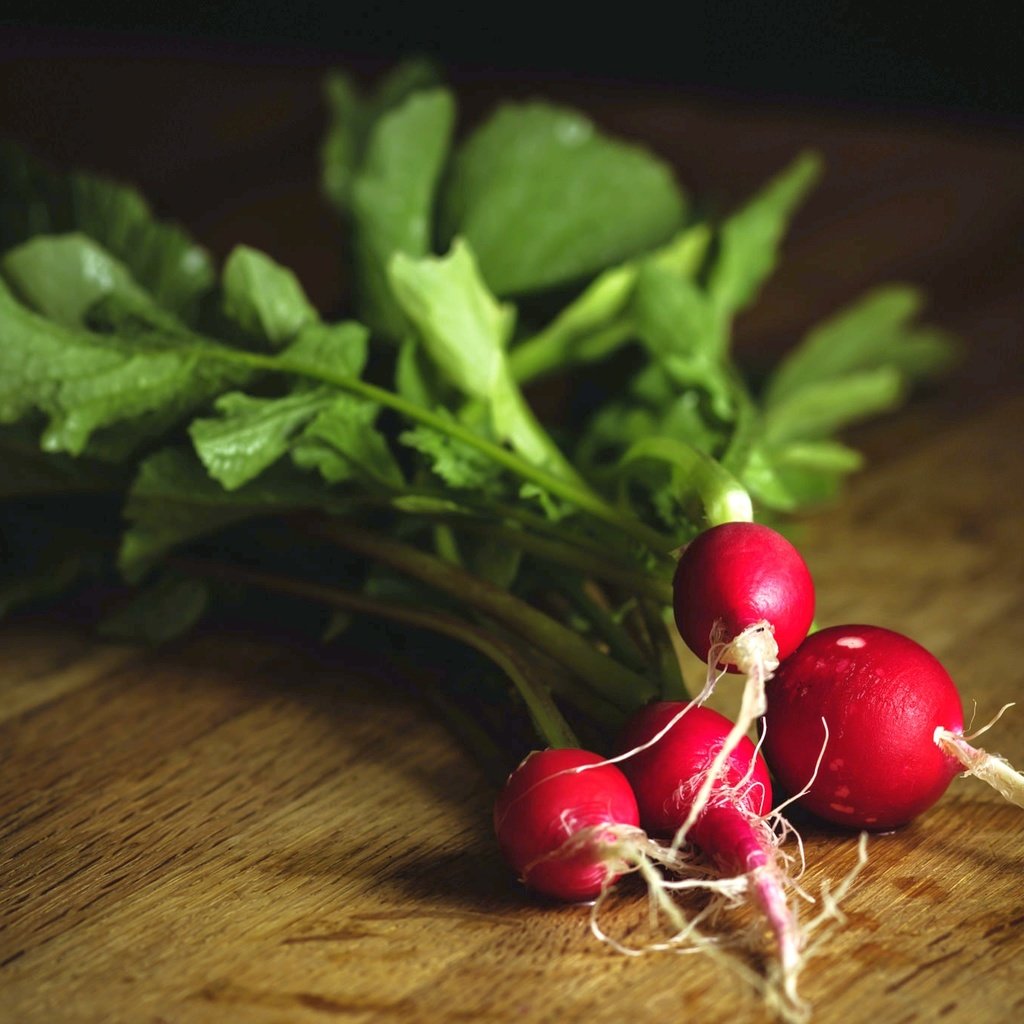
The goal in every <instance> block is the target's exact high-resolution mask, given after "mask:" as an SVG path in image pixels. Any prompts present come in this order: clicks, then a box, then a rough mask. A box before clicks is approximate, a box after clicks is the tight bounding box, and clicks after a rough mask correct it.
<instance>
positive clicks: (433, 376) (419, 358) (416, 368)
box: [395, 337, 452, 409]
mask: <svg viewBox="0 0 1024 1024" xmlns="http://www.w3.org/2000/svg"><path fill="white" fill-rule="evenodd" d="M395 390H396V391H397V392H398V393H399V394H400V395H401V396H402V397H403V398H406V399H408V400H409V401H410V402H414V403H415V404H416V405H422V406H423V407H424V408H425V409H430V408H433V407H434V406H437V405H447V404H449V400H450V398H451V390H452V389H451V387H449V386H446V383H445V382H444V381H443V380H442V379H441V375H440V373H439V372H438V369H437V367H436V366H435V365H434V364H433V363H432V362H431V361H430V359H429V358H428V356H427V354H426V353H425V352H424V350H423V345H422V344H421V343H420V341H419V339H418V338H416V337H409V338H406V339H405V341H403V342H402V344H401V346H400V347H399V349H398V358H397V360H396V361H395Z"/></svg>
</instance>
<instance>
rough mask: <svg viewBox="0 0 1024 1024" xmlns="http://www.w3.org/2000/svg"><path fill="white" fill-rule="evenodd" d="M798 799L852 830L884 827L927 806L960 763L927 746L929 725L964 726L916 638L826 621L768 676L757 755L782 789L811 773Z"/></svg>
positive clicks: (798, 785)
mask: <svg viewBox="0 0 1024 1024" xmlns="http://www.w3.org/2000/svg"><path fill="white" fill-rule="evenodd" d="M822 718H825V720H826V721H827V722H828V727H829V741H828V747H827V748H826V750H825V756H824V758H823V759H822V763H821V768H820V769H819V773H818V776H817V778H816V779H815V782H814V785H813V786H812V787H811V790H810V792H808V794H807V795H806V796H804V797H802V798H801V801H800V802H801V804H802V805H803V806H804V807H806V808H808V809H809V810H811V811H813V812H814V813H815V814H816V815H818V817H820V818H824V819H826V820H827V821H832V822H836V823H837V824H839V825H846V826H849V827H850V828H857V829H862V828H865V829H872V830H878V829H889V828H894V827H896V826H897V825H903V824H905V823H906V822H908V821H910V820H911V819H912V818H915V817H917V815H919V814H921V813H922V812H923V811H926V810H927V809H928V808H929V807H931V806H932V804H934V803H935V801H936V800H938V799H939V797H940V796H942V794H943V793H944V792H945V791H946V787H947V786H948V785H949V783H950V781H951V780H952V779H953V777H954V776H955V775H956V774H957V772H958V770H960V767H959V764H958V763H957V762H956V761H955V760H954V759H953V758H951V757H949V756H948V755H946V754H944V753H943V752H942V751H941V750H940V749H939V748H938V747H937V746H936V744H935V741H934V738H933V737H934V733H935V729H936V727H937V726H942V727H943V728H946V729H949V730H950V731H951V732H962V731H963V709H962V707H961V704H960V696H959V694H958V693H957V690H956V686H955V685H954V683H953V680H952V679H950V677H949V674H948V673H947V672H946V670H945V669H944V668H943V667H942V665H941V664H940V663H939V661H938V659H936V658H935V657H934V656H933V655H931V654H929V653H928V651H926V650H925V649H924V648H923V647H922V646H921V645H920V644H918V643H915V642H914V641H913V640H910V639H909V638H907V637H905V636H903V635H902V634H900V633H894V632H893V631H892V630H889V629H883V628H881V627H880V626H832V627H830V628H829V629H823V630H821V631H820V632H817V633H814V634H812V635H811V636H809V637H808V638H807V639H806V640H805V641H804V642H803V644H802V645H801V646H800V648H799V649H798V650H797V651H796V652H795V653H794V654H793V655H792V656H791V657H789V658H787V659H786V661H784V662H783V663H782V665H781V666H780V668H779V670H778V671H777V672H776V674H775V677H774V678H773V679H772V680H771V681H770V682H769V683H768V711H767V714H766V715H765V724H766V727H767V735H766V736H765V742H764V747H763V749H764V753H765V758H766V759H767V761H768V764H769V766H770V767H771V769H772V772H773V773H774V775H775V778H776V780H777V781H778V783H779V784H780V785H781V786H782V787H783V788H785V789H786V790H787V791H789V792H790V793H796V792H798V791H799V790H800V789H802V788H803V787H804V786H805V785H806V783H807V781H808V779H810V778H811V776H812V774H813V772H814V763H815V761H816V760H817V757H818V753H819V751H820V749H821V744H822V741H823V739H824V730H823V727H822V724H821V719H822Z"/></svg>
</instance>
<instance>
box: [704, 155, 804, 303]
mask: <svg viewBox="0 0 1024 1024" xmlns="http://www.w3.org/2000/svg"><path fill="white" fill-rule="evenodd" d="M821 168H822V163H821V159H820V158H819V157H818V156H817V155H816V154H814V153H804V154H802V155H801V156H799V157H798V158H797V159H796V160H795V161H793V163H792V164H790V166H789V167H787V168H786V169H785V170H784V171H783V172H782V173H781V174H779V175H777V176H776V177H775V178H773V179H772V180H771V181H770V182H769V183H768V184H767V186H765V188H764V189H763V190H762V191H761V192H759V193H758V194H757V195H756V196H754V198H753V199H751V200H750V201H749V202H747V203H746V205H745V206H743V207H742V208H741V209H740V210H738V211H737V212H736V213H734V214H733V215H732V216H731V217H729V218H728V220H726V221H725V223H724V224H723V225H722V227H721V229H720V232H719V253H718V258H717V260H716V261H715V262H714V264H713V266H712V268H711V275H710V278H709V280H708V292H709V294H710V296H711V299H712V301H713V303H714V305H715V308H716V309H717V310H718V311H719V313H720V314H722V315H723V316H725V315H729V314H732V313H735V312H738V311H739V310H741V309H743V308H744V307H746V306H748V305H749V304H750V303H751V302H752V301H753V300H754V298H756V296H757V293H758V291H759V290H760V288H761V285H762V284H763V283H764V281H765V280H766V279H767V277H768V276H769V275H770V274H771V272H772V271H773V270H774V269H775V264H776V261H777V260H778V249H779V243H780V242H781V240H782V236H783V234H784V233H785V230H786V227H787V226H788V223H789V220H790V218H791V217H792V215H793V212H794V210H795V209H796V207H797V206H798V204H799V203H800V201H801V200H802V199H803V198H804V195H805V194H806V193H807V191H808V190H809V189H810V188H811V186H812V185H813V184H814V182H815V181H816V180H817V179H818V177H819V176H820V174H821Z"/></svg>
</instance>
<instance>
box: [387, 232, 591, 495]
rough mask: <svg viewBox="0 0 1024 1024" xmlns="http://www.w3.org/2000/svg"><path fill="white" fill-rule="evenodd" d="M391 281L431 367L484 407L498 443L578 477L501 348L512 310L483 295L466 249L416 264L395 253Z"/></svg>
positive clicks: (456, 247) (458, 245)
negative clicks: (544, 425)
mask: <svg viewBox="0 0 1024 1024" xmlns="http://www.w3.org/2000/svg"><path fill="white" fill-rule="evenodd" d="M391 282H392V288H393V290H394V293H395V296H396V298H397V299H398V301H399V303H400V304H401V306H402V309H403V310H404V311H405V314H406V315H407V316H408V317H409V319H410V320H411V321H412V323H413V325H414V326H415V327H416V329H417V330H418V332H419V335H420V337H421V338H422V340H423V343H424V347H425V349H426V351H427V352H428V353H429V355H430V357H431V359H432V360H433V361H434V363H435V365H436V366H437V367H438V369H439V370H440V371H441V372H442V373H443V374H444V375H445V376H446V377H447V378H448V379H449V380H450V381H451V382H452V384H454V385H455V387H456V388H458V389H459V390H461V391H462V392H463V393H464V394H465V395H466V396H467V397H469V398H473V399H477V400H478V401H479V402H482V403H484V404H485V407H486V408H487V409H488V410H489V413H490V419H491V427H492V428H493V431H494V433H495V435H496V436H497V438H498V439H499V440H501V441H507V442H508V443H509V444H511V445H512V447H513V448H514V449H515V450H516V452H517V453H518V454H520V455H522V456H523V457H524V458H526V459H528V460H529V461H530V462H532V463H533V464H534V465H537V466H541V467H543V468H545V469H546V470H548V471H550V472H552V473H557V474H559V475H560V476H563V477H565V478H566V479H575V477H576V474H575V471H574V470H573V468H572V467H571V466H570V465H569V463H568V462H567V461H566V459H565V458H564V456H563V455H562V454H561V452H560V451H559V450H558V448H557V447H556V446H555V443H554V442H553V441H552V439H551V437H550V436H549V435H548V434H547V432H546V431H545V430H544V428H543V427H542V426H541V425H540V423H539V422H538V421H537V419H536V417H535V416H534V415H533V412H532V410H531V409H530V407H529V405H528V404H527V403H526V400H525V399H524V398H523V395H522V392H521V391H520V390H519V386H518V385H517V384H516V382H515V380H514V378H513V377H512V372H511V370H510V368H509V365H508V360H507V358H506V346H507V345H508V341H509V338H510V337H511V334H512V329H513V325H514V322H515V309H514V307H512V306H510V305H506V304H502V303H499V302H498V301H497V300H496V299H495V298H494V296H493V295H492V294H491V292H490V291H489V290H488V288H487V285H486V284H485V283H484V281H483V278H482V277H481V276H480V272H479V270H478V268H477V264H476V260H475V259H474V257H473V253H472V250H471V249H470V248H469V246H468V245H467V244H466V243H465V242H464V241H463V240H462V239H456V240H455V242H454V243H453V245H452V248H451V251H450V252H449V253H448V255H447V256H443V257H424V258H423V259H419V260H413V259H411V258H410V257H408V256H405V255H404V254H402V253H397V254H396V255H395V256H394V258H393V259H392V261H391Z"/></svg>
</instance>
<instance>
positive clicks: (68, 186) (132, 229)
mask: <svg viewBox="0 0 1024 1024" xmlns="http://www.w3.org/2000/svg"><path fill="white" fill-rule="evenodd" d="M68 232H80V233H81V234H84V235H87V236H89V237H90V238H92V239H94V240H95V241H96V242H98V243H99V245H100V246H102V247H103V248H104V249H105V250H107V252H109V253H110V254H111V255H112V256H113V257H114V258H115V259H118V260H120V261H121V262H122V263H123V264H124V265H125V266H126V267H127V268H128V270H129V271H130V273H131V275H132V278H133V279H134V280H135V281H137V282H138V283H139V285H140V286H141V287H142V288H144V289H145V290H146V291H147V292H149V293H150V294H151V295H152V296H153V298H154V299H155V301H156V302H157V303H159V304H160V305H161V306H163V307H164V308H165V309H168V310H170V311H172V312H174V313H176V314H178V315H180V316H182V317H184V318H185V319H186V320H190V318H191V317H192V316H193V315H194V313H195V311H196V309H197V308H198V304H199V300H200V298H201V297H202V295H203V294H204V293H205V292H207V291H208V290H209V289H210V287H211V286H212V284H213V281H214V271H213V266H212V264H211V262H210V259H209V257H208V255H207V254H206V252H205V251H204V250H203V249H202V248H200V247H199V246H198V245H197V244H196V243H195V242H194V241H192V239H190V238H189V237H188V236H187V235H186V234H185V233H184V232H183V231H181V230H180V229H179V228H177V227H174V226H172V225H168V224H166V223H163V222H161V221H158V220H157V219H155V218H154V217H153V215H152V213H151V212H150V209H149V206H148V205H147V203H146V202H145V200H144V199H142V197H141V196H140V195H139V194H138V193H137V192H135V191H134V190H133V189H130V188H126V187H125V186H123V185H118V184H115V183H114V182H112V181H108V180H107V179H105V178H100V177H96V176H93V175H88V174H74V175H68V176H65V175H61V174H57V173H54V172H53V171H51V170H49V168H47V167H45V166H44V165H43V164H41V163H39V162H38V161H36V160H35V159H33V158H32V157H30V156H29V155H28V154H27V153H25V152H24V151H23V150H21V149H20V148H18V147H17V146H13V145H10V144H8V143H0V252H2V251H6V250H7V249H11V248H13V247H14V246H16V245H18V244H19V243H21V242H24V241H26V240H27V239H29V238H32V237H34V236H36V235H59V234H66V233H68Z"/></svg>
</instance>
